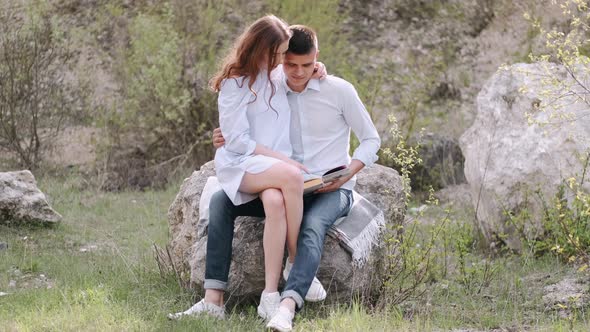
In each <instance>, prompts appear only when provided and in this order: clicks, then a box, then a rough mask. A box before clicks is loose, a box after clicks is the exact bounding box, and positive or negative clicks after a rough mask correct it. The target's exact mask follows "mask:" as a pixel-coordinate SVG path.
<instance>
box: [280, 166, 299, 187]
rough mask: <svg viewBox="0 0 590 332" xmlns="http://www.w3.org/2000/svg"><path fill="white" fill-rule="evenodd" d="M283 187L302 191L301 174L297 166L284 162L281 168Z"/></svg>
mask: <svg viewBox="0 0 590 332" xmlns="http://www.w3.org/2000/svg"><path fill="white" fill-rule="evenodd" d="M281 174H282V184H283V188H286V189H288V190H301V191H303V175H302V174H301V170H299V169H298V168H297V167H295V166H292V165H289V164H286V163H285V164H284V167H283V168H282V169H281Z"/></svg>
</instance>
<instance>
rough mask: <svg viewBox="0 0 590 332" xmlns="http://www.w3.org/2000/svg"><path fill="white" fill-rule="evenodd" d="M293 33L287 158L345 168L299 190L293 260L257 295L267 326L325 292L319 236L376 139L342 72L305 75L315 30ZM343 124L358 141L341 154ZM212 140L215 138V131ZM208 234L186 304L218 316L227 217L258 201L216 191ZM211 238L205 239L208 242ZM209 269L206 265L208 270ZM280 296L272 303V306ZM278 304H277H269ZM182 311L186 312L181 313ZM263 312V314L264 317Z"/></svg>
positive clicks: (345, 201)
mask: <svg viewBox="0 0 590 332" xmlns="http://www.w3.org/2000/svg"><path fill="white" fill-rule="evenodd" d="M290 28H291V31H292V33H293V36H292V37H291V39H290V41H289V49H288V50H287V53H286V54H285V58H284V61H283V70H284V73H285V79H286V82H285V83H286V88H287V98H288V100H289V106H290V108H291V115H292V116H291V127H290V130H291V132H290V137H291V144H292V146H293V155H292V159H294V160H296V161H299V162H301V163H302V164H303V165H305V166H306V167H307V168H308V169H309V171H310V173H312V174H319V175H321V174H323V173H324V172H326V171H327V170H329V169H332V168H334V167H336V166H340V165H348V167H349V169H350V171H351V172H350V175H348V176H345V177H342V178H340V179H338V180H336V181H334V182H332V183H329V184H328V185H326V186H325V187H323V188H321V189H319V190H318V191H316V192H315V193H314V194H312V195H308V196H305V197H304V212H303V221H302V224H301V229H300V233H299V239H298V243H297V255H296V256H295V261H294V262H289V261H288V260H287V262H286V264H285V270H284V271H283V277H284V278H285V279H286V280H287V284H286V286H285V289H284V290H283V294H282V295H281V296H280V298H279V297H278V294H275V295H273V298H270V297H269V298H265V297H264V295H263V297H261V303H260V306H259V314H260V313H261V310H262V313H264V312H269V311H272V313H271V314H270V316H271V317H272V318H271V319H270V321H269V322H268V324H267V327H268V328H272V329H275V330H278V331H290V330H291V329H292V320H293V317H294V313H295V309H296V308H301V307H302V306H303V302H304V301H303V299H304V297H305V299H306V300H308V301H321V300H323V299H325V297H326V292H325V290H324V288H323V287H322V285H321V283H320V282H319V280H317V278H315V274H316V271H317V269H318V266H319V264H320V259H321V253H322V249H323V244H324V238H325V236H326V233H327V231H328V229H329V228H330V226H332V224H333V223H334V222H335V221H336V220H337V219H338V218H340V217H342V216H345V215H346V214H348V212H349V210H350V207H351V206H352V189H353V188H354V184H355V179H356V177H355V174H356V173H358V172H359V171H360V170H361V169H362V168H363V167H364V166H369V165H371V164H373V163H374V162H375V161H376V160H377V151H378V149H379V146H380V143H381V142H380V139H379V136H378V134H377V130H376V129H375V126H374V125H373V123H372V121H371V118H370V116H369V114H368V113H367V111H366V109H365V107H364V105H363V103H362V102H361V100H360V99H359V97H358V94H357V92H356V90H355V89H354V87H353V86H352V85H351V84H350V83H348V82H346V81H345V80H343V79H340V78H338V77H334V76H328V77H327V78H326V79H324V80H321V81H320V80H319V79H312V78H311V77H312V75H313V73H314V68H315V64H316V61H317V57H318V53H319V49H318V43H317V37H316V34H315V32H314V31H313V30H312V29H311V28H308V27H305V26H301V25H296V26H292V27H290ZM350 129H352V130H353V132H354V133H355V135H356V136H357V138H358V140H359V142H360V144H359V146H358V147H357V148H356V150H355V151H354V154H353V156H352V159H351V157H350V156H349V155H348V150H349V143H350V142H349V141H350ZM214 140H217V142H215V143H216V144H217V147H218V146H220V144H221V145H222V144H223V138H222V136H220V135H216V137H214ZM209 211H210V217H209V239H208V246H207V263H206V264H207V267H206V270H207V272H206V274H207V275H206V276H205V289H206V292H205V299H204V301H201V302H199V303H197V304H196V305H195V306H193V308H195V307H197V306H199V304H200V303H202V304H201V305H200V306H199V307H198V308H195V309H194V310H192V311H191V309H193V308H191V309H189V310H187V311H186V312H184V313H180V314H194V313H196V312H207V313H209V314H212V315H215V316H223V314H222V313H223V291H224V290H225V289H226V286H227V276H228V273H229V262H230V260H231V240H232V238H233V221H234V220H235V218H236V217H237V216H239V215H249V216H264V211H263V209H262V204H261V202H260V200H255V201H252V202H250V203H247V204H244V205H240V206H234V205H233V204H232V203H231V201H229V199H228V198H227V196H226V195H225V193H223V191H221V192H218V193H216V194H215V195H213V197H212V199H211V204H210V208H209ZM210 244H211V245H210ZM210 271H211V272H210ZM279 301H280V305H279ZM277 307H278V309H277ZM189 311H190V312H189ZM267 317H268V316H267Z"/></svg>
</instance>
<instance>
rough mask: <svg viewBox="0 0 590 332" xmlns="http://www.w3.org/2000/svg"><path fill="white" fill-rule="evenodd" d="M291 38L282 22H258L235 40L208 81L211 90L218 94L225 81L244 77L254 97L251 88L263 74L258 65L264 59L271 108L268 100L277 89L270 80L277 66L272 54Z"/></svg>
mask: <svg viewBox="0 0 590 332" xmlns="http://www.w3.org/2000/svg"><path fill="white" fill-rule="evenodd" d="M290 37H291V31H290V30H289V26H288V25H287V23H285V22H284V21H283V20H282V19H280V18H278V17H276V16H274V15H266V16H264V17H262V18H259V19H258V20H256V22H254V23H252V25H250V26H249V27H248V28H247V29H246V31H244V33H242V35H241V36H240V37H238V39H237V40H236V42H235V43H234V46H233V47H232V48H231V50H230V51H229V54H228V55H227V57H226V58H225V60H224V61H223V62H222V65H221V68H220V70H219V71H218V72H217V73H216V74H215V75H214V76H213V78H211V81H210V86H211V89H212V90H213V91H215V92H219V90H220V89H221V83H222V81H223V80H224V79H227V78H237V77H240V76H244V77H245V78H247V79H248V88H249V89H250V91H252V93H254V95H255V96H256V92H255V91H254V90H252V85H253V84H254V82H256V77H258V74H259V73H260V71H261V70H262V68H261V64H263V63H264V60H265V59H267V61H266V66H267V68H266V69H267V75H268V80H269V82H270V84H271V89H272V92H271V95H270V98H269V106H270V100H271V99H272V97H273V96H274V94H275V92H276V87H275V86H274V84H273V83H272V81H271V80H270V72H271V71H272V70H273V69H274V68H275V67H276V66H277V65H278V63H277V59H276V56H275V54H276V52H277V50H278V48H279V46H280V45H281V44H282V43H283V42H285V41H287V40H289V38H290ZM241 84H243V81H242V83H241ZM271 108H272V106H271Z"/></svg>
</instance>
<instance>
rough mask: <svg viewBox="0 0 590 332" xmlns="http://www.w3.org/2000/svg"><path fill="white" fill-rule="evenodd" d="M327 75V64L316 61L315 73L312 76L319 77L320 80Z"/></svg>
mask: <svg viewBox="0 0 590 332" xmlns="http://www.w3.org/2000/svg"><path fill="white" fill-rule="evenodd" d="M326 76H328V71H327V70H326V65H324V63H323V62H316V63H315V68H314V69H313V75H311V78H319V79H320V80H323V79H325V78H326Z"/></svg>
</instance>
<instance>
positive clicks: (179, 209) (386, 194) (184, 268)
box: [168, 162, 405, 301]
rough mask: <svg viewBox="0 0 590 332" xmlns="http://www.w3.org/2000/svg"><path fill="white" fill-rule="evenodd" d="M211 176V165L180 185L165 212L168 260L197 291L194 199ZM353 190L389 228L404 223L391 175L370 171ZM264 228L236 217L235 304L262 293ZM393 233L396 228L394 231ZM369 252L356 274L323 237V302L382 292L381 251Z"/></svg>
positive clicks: (199, 251) (199, 270)
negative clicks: (378, 211) (325, 293)
mask: <svg viewBox="0 0 590 332" xmlns="http://www.w3.org/2000/svg"><path fill="white" fill-rule="evenodd" d="M214 174H215V170H214V166H213V163H212V162H209V163H207V164H205V165H203V166H202V167H201V169H200V170H199V171H195V172H194V173H193V174H192V175H191V177H190V178H187V179H185V181H184V183H183V184H182V186H181V189H180V192H179V193H178V195H177V196H176V199H175V200H174V202H173V203H172V205H171V206H170V209H169V210H168V222H169V227H170V234H171V241H170V244H169V248H170V252H171V255H172V259H173V261H174V263H175V266H176V267H177V268H178V269H179V270H180V271H179V272H180V274H181V277H182V278H183V279H185V280H190V284H191V286H192V287H194V288H196V289H197V290H199V291H202V285H203V281H204V273H205V255H206V247H207V236H206V234H204V235H202V236H200V235H199V234H198V233H197V223H198V220H199V199H200V196H201V191H202V189H203V187H204V185H205V182H206V181H207V178H208V177H209V176H212V175H214ZM356 190H357V191H358V192H359V193H361V194H362V195H363V196H364V197H365V198H367V199H368V200H370V201H371V202H373V203H374V204H375V205H377V206H378V207H379V208H381V209H382V210H383V212H384V214H385V220H386V222H387V223H388V227H396V226H400V225H401V224H402V222H403V220H404V213H405V211H404V206H403V195H404V194H403V191H402V183H401V178H400V176H399V175H398V174H397V172H396V171H395V170H393V169H390V168H387V167H383V166H380V165H374V166H372V167H369V168H366V169H364V170H363V171H362V172H361V173H360V174H358V177H357V186H356ZM263 227H264V226H263V224H262V223H261V222H260V220H259V219H256V218H250V217H239V218H238V219H237V220H236V228H235V235H234V240H233V257H232V264H231V268H230V276H229V289H228V291H227V293H228V294H231V298H232V299H233V300H236V301H241V300H244V299H253V298H257V297H259V296H260V293H261V292H262V290H263V288H264V255H263V248H262V233H263ZM393 229H396V228H393ZM382 243H383V241H381V242H380V244H381V245H379V246H376V247H374V248H373V250H372V253H371V255H370V257H369V260H368V262H367V263H366V264H364V265H363V266H362V267H360V268H355V267H353V265H352V263H351V262H352V260H351V255H350V254H349V253H348V252H347V251H345V250H344V249H343V248H342V247H340V245H339V244H338V242H337V241H336V240H334V239H332V238H330V237H326V242H325V245H324V252H323V255H322V261H321V263H320V268H319V271H318V273H317V277H318V279H319V280H320V281H321V282H322V283H323V284H324V286H325V288H326V289H327V290H328V300H331V301H350V299H351V298H352V296H353V295H355V294H363V295H367V296H378V294H377V293H378V291H379V289H380V287H381V286H382V280H383V278H382V277H383V274H384V273H385V271H384V264H383V256H384V255H385V246H383V244H382Z"/></svg>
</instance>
